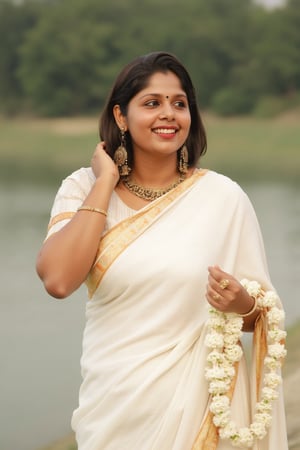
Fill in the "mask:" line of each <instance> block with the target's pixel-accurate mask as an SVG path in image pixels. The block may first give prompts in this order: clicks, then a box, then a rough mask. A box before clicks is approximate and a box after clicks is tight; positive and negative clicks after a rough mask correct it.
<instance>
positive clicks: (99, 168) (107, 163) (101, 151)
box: [91, 142, 120, 188]
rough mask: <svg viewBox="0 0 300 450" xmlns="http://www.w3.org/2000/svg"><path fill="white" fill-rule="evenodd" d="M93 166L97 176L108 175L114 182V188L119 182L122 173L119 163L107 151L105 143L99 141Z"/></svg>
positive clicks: (92, 162) (93, 158) (93, 157)
mask: <svg viewBox="0 0 300 450" xmlns="http://www.w3.org/2000/svg"><path fill="white" fill-rule="evenodd" d="M91 166H92V169H93V172H94V175H95V177H96V178H100V177H101V179H103V178H105V177H107V178H108V179H109V180H110V181H111V182H112V184H113V188H114V187H115V186H116V185H117V184H118V181H119V178H120V175H119V170H118V167H117V165H116V164H115V163H114V161H113V160H112V159H111V157H110V156H109V155H108V154H107V153H106V151H105V143H104V142H99V144H98V145H97V147H96V149H95V151H94V154H93V156H92V160H91Z"/></svg>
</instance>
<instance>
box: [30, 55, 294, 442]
mask: <svg viewBox="0 0 300 450" xmlns="http://www.w3.org/2000/svg"><path fill="white" fill-rule="evenodd" d="M100 136H101V138H102V139H103V141H104V142H103V143H102V144H99V145H98V146H97V147H96V150H95V153H94V155H93V158H92V163H91V166H92V167H91V168H82V169H79V170H78V171H76V172H74V173H73V174H72V175H70V176H69V177H68V178H67V179H66V180H64V182H63V183H62V186H61V188H60V189H59V191H58V194H57V196H56V199H55V202H54V206H53V208H52V214H51V220H50V224H49V232H48V235H47V239H46V241H45V243H44V244H43V247H42V249H41V251H40V254H39V256H38V260H37V271H38V274H39V276H40V277H41V279H42V280H43V282H44V285H45V288H46V290H47V291H48V292H49V294H50V295H52V296H54V297H57V298H65V297H67V296H68V295H70V294H71V293H72V292H73V291H75V290H76V289H77V288H78V287H79V286H80V285H81V284H82V283H83V282H86V284H87V287H88V293H89V298H90V299H89V301H88V302H87V306H86V319H87V321H86V327H85V331H84V338H83V355H82V360H81V364H82V376H83V383H82V386H81V389H80V396H79V407H78V408H77V409H76V411H75V412H74V414H73V419H72V426H73V428H74V430H75V431H76V437H77V442H78V447H79V449H80V450H100V449H101V450H117V449H118V450H119V449H120V448H122V449H128V450H129V449H130V450H134V449H139V450H148V449H149V450H150V449H151V450H171V449H172V450H188V449H194V450H195V449H203V450H204V449H218V450H229V449H231V448H233V445H234V444H235V445H236V446H237V445H238V446H240V447H241V446H243V445H244V443H245V442H246V443H248V444H247V445H248V446H251V447H252V448H253V449H260V450H267V449H268V450H271V449H272V450H274V449H275V448H276V449H277V448H278V449H280V450H285V449H287V443H286V432H285V419H284V410H283V403H282V395H281V393H279V399H278V400H277V401H276V402H273V397H272V395H273V394H274V392H275V391H274V389H273V390H272V389H271V388H270V379H272V383H273V384H274V385H277V384H278V383H277V382H276V379H277V378H276V376H277V377H278V375H276V374H274V373H273V372H274V371H275V372H276V373H277V374H278V364H279V363H278V364H277V362H276V364H275V363H274V364H275V365H274V364H273V363H272V364H273V365H272V364H271V366H272V367H273V366H274V367H275V369H274V370H273V372H272V373H270V374H269V384H268V385H267V387H266V389H267V390H265V391H262V392H264V397H263V402H262V404H261V405H260V406H259V407H258V408H257V410H256V416H255V411H254V412H253V405H252V403H253V402H254V403H255V401H256V399H255V398H254V397H255V393H253V392H250V388H249V386H248V376H247V368H246V365H245V362H244V359H243V358H242V359H241V360H240V361H238V360H239V359H240V357H235V356H234V357H232V358H231V359H230V358H229V359H228V358H227V359H226V361H225V359H224V360H223V359H222V358H223V357H224V355H228V354H229V353H230V352H229V353H228V351H229V350H230V348H231V350H232V349H235V350H234V352H235V353H238V352H237V351H236V350H237V349H239V348H240V347H239V346H238V345H239V344H238V342H237V341H238V340H239V339H238V338H239V327H240V328H241V327H242V328H243V330H246V331H252V330H254V329H255V330H257V332H256V333H255V335H256V336H258V331H259V332H261V333H262V334H261V335H260V336H259V339H261V337H262V336H264V334H263V333H264V328H265V327H264V326H261V325H262V324H263V319H265V318H266V317H267V312H268V311H269V310H270V307H268V304H267V303H263V300H262V299H264V298H265V296H264V295H265V294H264V292H265V291H266V290H270V289H271V290H272V289H273V288H272V285H271V282H270V280H269V276H268V271H267V266H266V261H265V255H264V249H263V244H262V240H261V235H260V231H259V226H258V224H257V220H256V217H255V213H254V211H253V209H252V206H251V204H250V202H249V200H248V198H247V196H246V195H245V194H244V192H243V191H242V190H241V189H240V187H239V186H238V185H237V184H236V183H234V182H232V181H231V180H230V179H228V178H227V177H224V176H222V175H220V174H217V173H215V172H213V171H209V170H204V169H197V168H196V167H197V163H198V159H199V157H200V156H201V155H203V154H204V153H205V150H206V136H205V131H204V127H203V124H202V121H201V118H200V116H199V113H198V107H197V102H196V97H195V92H194V88H193V85H192V82H191V80H190V77H189V75H188V73H187V71H186V69H185V68H184V67H183V66H182V64H181V63H180V62H179V61H178V60H177V59H176V58H175V57H174V56H173V55H170V54H168V53H163V52H157V53H151V54H149V55H146V56H142V57H139V58H137V59H136V60H134V61H133V62H132V63H130V64H129V65H128V66H126V67H125V68H124V69H123V71H122V72H121V73H120V75H119V76H118V78H117V80H116V82H115V85H114V87H113V89H112V92H111V94H110V96H109V98H108V101H107V104H106V106H105V108H104V112H103V115H102V118H101V122H100ZM246 278H247V279H248V280H250V281H252V280H255V281H256V282H257V283H259V284H256V287H257V286H258V288H257V289H256V290H255V289H254V290H253V286H252V290H251V286H250V285H251V283H248V284H247V282H242V279H246ZM273 297H274V296H273ZM273 297H272V298H273ZM259 302H260V303H259ZM276 302H277V313H278V311H280V309H279V308H278V306H279V307H280V302H279V300H278V299H277V297H276ZM259 305H260V308H259ZM210 306H211V307H213V308H212V309H211V312H210V313H209V307H210ZM218 311H219V313H218ZM223 313H224V314H223ZM209 314H210V315H209ZM213 314H215V315H216V316H215V318H213ZM277 315H278V314H277ZM209 317H211V319H210V321H209V320H208V318H209ZM273 317H274V314H273ZM276 320H277V319H276ZM276 320H275V322H276ZM280 320H281V318H280ZM234 321H240V322H234ZM278 321H279V319H278V320H277V322H276V323H278ZM269 322H270V320H269ZM216 323H217V327H216V326H215V324H216ZM237 323H239V324H240V325H237ZM270 323H271V322H270ZM226 324H227V325H226ZM228 324H229V325H230V327H231V328H230V327H229V328H228V326H229V325H228ZM234 324H235V325H234ZM220 325H221V328H220ZM226 326H227V328H226ZM214 327H215V328H214ZM275 328H276V327H275ZM277 328H278V330H277V331H276V333H277V334H276V333H275V332H274V333H273V334H274V336H275V334H276V336H277V341H276V342H275V344H276V345H277V347H279V346H280V345H281V344H280V343H279V337H278V336H279V334H278V333H280V330H279V327H277ZM220 329H221V330H222V333H223V334H222V333H220ZM216 330H217V331H218V335H217V336H216ZM226 330H227V331H226ZM228 330H229V332H228ZM236 330H237V331H236ZM226 332H227V335H226ZM213 333H215V334H213ZM232 333H235V334H232ZM281 333H282V332H281ZM207 336H208V337H209V336H211V337H213V338H214V339H211V341H212V344H209V343H207V340H209V339H208V338H207ZM226 336H227V338H226ZM232 336H236V337H237V339H236V342H235V341H234V339H233V337H232ZM216 337H219V338H221V339H223V337H224V341H222V342H223V343H222V345H221V346H220V345H219V347H218V345H216V342H217V341H218V339H216ZM282 337H284V334H281V335H280V340H282ZM226 339H227V340H226ZM232 339H233V340H232ZM231 340H232V342H231ZM226 342H227V344H226ZM263 342H264V341H260V342H259V346H258V350H261V348H262V347H263V346H262V343H263ZM234 345H235V347H234ZM230 346H231V347H230ZM209 348H211V352H210V351H209ZM280 348H281V347H280ZM234 352H233V353H234ZM231 353H232V351H231ZM281 353H282V355H283V354H284V351H282V352H281ZM256 354H257V355H258V358H256V361H257V362H256V366H257V368H258V369H259V370H260V369H261V368H262V367H261V366H260V364H259V360H263V358H264V354H263V353H262V351H259V352H256ZM215 355H217V359H215ZM282 355H281V356H282ZM277 356H278V355H277ZM269 357H270V358H271V356H270V355H269ZM220 358H221V359H222V360H221V359H220ZM276 358H277V359H276ZM276 358H275V360H276V361H277V360H278V359H279V358H278V357H276ZM273 359H274V358H273ZM216 361H217V362H216ZM220 361H221V362H220ZM272 361H273V360H272ZM225 363H226V364H227V366H226V367H225V365H224V364H225ZM222 364H223V365H222ZM210 369H212V370H210ZM216 369H218V371H217V372H216ZM225 369H226V370H225ZM220 370H221V371H223V372H222V373H223V375H220V373H221V372H220ZM224 370H225V372H226V377H227V378H226V379H225V378H224V377H225V375H224V373H225V372H224ZM259 370H257V371H256V373H258V374H260V376H256V382H257V391H260V390H261V381H262V379H263V378H262V376H263V375H262V372H259ZM270 370H271V369H270ZM216 373H217V374H219V375H216ZM212 374H213V375H212ZM222 377H223V378H222ZM220 380H221V384H222V386H223V388H222V389H223V390H222V389H221V388H220ZM274 380H275V381H274ZM224 386H225V387H224ZM251 389H252V390H253V389H254V388H251ZM268 389H269V390H268ZM270 389H271V391H270ZM270 392H271V394H270ZM272 392H273V394H272ZM267 394H268V395H269V397H270V398H267V399H266V395H267ZM271 397H272V398H271ZM274 397H275V394H274ZM229 398H230V400H231V405H230V407H229V406H228V405H227V406H228V407H227V406H226V407H227V410H226V411H225V410H223V409H222V408H221V410H220V408H219V409H218V404H219V403H220V401H222V402H223V403H222V404H223V405H225V403H226V402H227V400H228V399H229ZM253 399H254V400H253ZM224 400H225V403H224ZM273 403H275V406H274V407H273V412H272V415H273V419H272V424H271V425H270V426H269V422H270V420H269V418H270V414H268V412H269V409H270V407H271V404H272V406H273ZM265 405H267V409H266V407H265ZM228 408H229V409H228ZM229 410H230V411H231V412H230V414H231V415H232V419H233V421H235V422H236V426H237V427H238V428H237V429H238V430H239V427H248V426H249V423H250V422H251V421H252V422H253V417H254V418H255V420H254V422H253V424H252V428H251V429H247V430H246V431H245V428H243V429H242V430H241V431H238V432H237V431H232V429H233V428H232V427H233V422H232V421H230V422H228V421H227V422H226V421H225V419H226V417H229ZM220 411H221V412H220ZM260 412H262V413H260ZM258 413H259V414H258ZM257 414H258V415H257ZM230 417H231V416H230ZM224 421H225V422H226V423H225V422H224ZM223 422H224V423H223ZM262 422H263V423H262ZM224 424H225V425H226V426H225V425H224ZM228 430H229V431H228ZM230 430H231V431H230ZM234 430H235V429H234ZM247 433H248V434H247ZM237 436H238V437H237ZM249 436H250V437H249ZM249 442H250V444H249Z"/></svg>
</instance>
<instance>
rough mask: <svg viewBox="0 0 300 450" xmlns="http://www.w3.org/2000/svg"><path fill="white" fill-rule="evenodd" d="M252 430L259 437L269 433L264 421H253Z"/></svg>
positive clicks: (261, 437)
mask: <svg viewBox="0 0 300 450" xmlns="http://www.w3.org/2000/svg"><path fill="white" fill-rule="evenodd" d="M250 430H251V431H252V433H253V434H255V436H256V437H257V438H258V439H263V438H264V437H265V435H266V434H267V429H266V426H265V424H264V423H262V422H253V423H252V424H251V425H250Z"/></svg>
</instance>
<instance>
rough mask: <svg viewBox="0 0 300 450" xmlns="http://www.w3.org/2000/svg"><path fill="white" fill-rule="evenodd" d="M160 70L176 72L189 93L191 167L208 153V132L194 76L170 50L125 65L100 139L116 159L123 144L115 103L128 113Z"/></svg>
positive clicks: (110, 98) (109, 102) (103, 118)
mask: <svg viewBox="0 0 300 450" xmlns="http://www.w3.org/2000/svg"><path fill="white" fill-rule="evenodd" d="M157 72H161V73H167V72H173V73H174V74H175V75H176V76H177V77H178V79H179V80H180V82H181V86H182V89H183V90H184V92H185V93H186V95H187V100H188V105H189V110H190V115H191V126H190V131H189V135H188V138H187V140H186V143H185V144H186V146H187V150H188V155H189V157H188V164H189V166H190V167H194V166H196V164H197V162H198V160H199V158H200V156H201V155H203V154H204V153H205V152H206V148H207V142H206V133H205V129H204V126H203V123H202V120H201V117H200V113H199V109H198V105H197V100H196V94H195V89H194V86H193V83H192V81H191V78H190V76H189V74H188V72H187V70H186V69H185V67H184V66H183V65H182V64H181V62H180V61H179V60H178V59H177V58H176V57H175V56H174V55H172V54H170V53H166V52H153V53H149V54H147V55H143V56H139V57H138V58H136V59H134V60H133V61H132V62H131V63H129V64H127V65H126V66H125V67H124V69H123V70H122V71H121V73H120V74H119V76H118V77H117V79H116V81H115V84H114V85H113V88H112V90H111V93H110V95H109V96H108V99H107V102H106V105H105V107H104V110H103V113H102V116H101V119H100V125H99V132H100V139H101V140H104V141H105V145H106V151H107V153H108V154H109V155H110V156H111V157H112V158H113V156H114V153H115V151H116V149H117V148H118V147H119V145H120V130H119V127H118V126H117V124H116V122H115V118H114V115H113V108H114V106H115V105H119V106H120V110H121V112H122V114H123V115H124V116H126V114H127V108H128V104H129V102H130V100H131V99H132V98H133V97H134V96H135V95H136V94H138V92H140V91H141V90H142V89H144V88H145V87H147V83H148V80H149V78H150V77H151V76H152V75H153V74H155V73H157ZM125 138H126V149H127V153H128V163H129V165H130V166H131V167H132V165H133V163H134V161H133V148H132V141H131V136H130V133H129V132H128V131H127V132H126V134H125ZM179 154H180V148H179V149H178V152H177V157H178V158H179Z"/></svg>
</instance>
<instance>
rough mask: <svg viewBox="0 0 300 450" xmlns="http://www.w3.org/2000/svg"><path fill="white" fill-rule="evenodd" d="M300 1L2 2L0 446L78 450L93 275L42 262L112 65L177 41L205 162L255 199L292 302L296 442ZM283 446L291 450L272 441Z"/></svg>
mask: <svg viewBox="0 0 300 450" xmlns="http://www.w3.org/2000/svg"><path fill="white" fill-rule="evenodd" d="M299 30H300V0H289V1H286V2H284V1H280V0H277V1H275V0H273V1H271V0H269V1H267V0H264V1H263V0H260V1H258V0H257V1H254V0H185V1H184V2H182V1H180V0H164V2H161V1H158V0H112V1H110V2H107V1H104V0H72V1H67V0H40V1H38V0H35V1H34V0H30V1H29V0H28V1H25V0H24V1H20V0H19V1H8V0H0V211H1V213H0V231H1V234H0V239H1V245H0V261H1V272H0V273H1V279H2V282H1V298H0V306H1V314H0V333H1V336H0V350H1V353H0V357H1V370H0V398H1V411H0V450H41V449H48V450H54V449H55V450H75V449H76V445H75V443H74V437H73V435H72V434H71V429H70V418H71V414H72V411H73V409H74V408H75V407H76V406H77V398H78V389H79V385H80V370H79V360H80V354H81V338H82V331H83V326H84V320H85V312H84V310H85V288H84V287H82V288H81V289H80V290H79V291H78V292H77V293H76V294H74V295H73V296H71V298H69V299H67V300H64V301H58V300H54V299H51V298H50V297H49V296H48V295H47V294H46V293H45V292H44V290H43V287H42V285H41V282H40V281H39V279H38V278H37V275H36V274H35V259H36V254H37V252H38V250H39V247H40V245H41V243H42V241H43V239H44V237H45V233H46V228H47V223H48V219H49V213H50V209H51V205H52V203H53V200H54V196H55V193H56V191H57V189H58V187H59V185H60V183H61V180H62V179H63V178H64V177H66V176H67V175H68V174H69V173H71V172H72V171H73V170H75V169H77V168H79V167H81V166H88V165H89V164H90V158H91V155H92V153H93V150H94V147H95V145H96V143H97V142H98V140H99V136H98V129H97V128H98V119H99V116H100V114H101V108H102V106H103V102H104V101H105V98H106V96H107V93H108V91H109V89H110V86H111V85H112V83H113V81H114V79H115V77H116V75H117V73H118V72H119V70H120V69H121V68H122V67H123V65H124V64H126V63H127V62H129V61H130V60H131V59H133V58H134V57H136V56H138V55H140V54H144V53H147V52H150V51H154V50H166V51H170V52H172V53H175V54H176V55H177V56H178V57H179V59H180V60H181V61H182V62H183V63H184V64H185V65H186V67H187V68H188V70H189V72H190V74H191V76H192V78H193V81H194V84H195V87H196V89H197V93H198V97H199V104H200V107H201V112H202V115H203V119H204V123H205V126H206V129H207V134H208V152H207V155H206V156H205V157H204V158H203V160H202V161H201V166H202V167H209V168H211V169H213V170H217V171H220V172H222V173H224V174H226V175H228V176H230V177H231V178H233V179H235V180H236V181H238V183H239V184H240V185H241V186H242V187H243V189H244V190H245V191H246V192H247V193H248V195H249V197H250V199H251V201H252V203H253V204H254V207H255V209H256V212H257V216H258V219H259V222H260V224H261V229H262V233H263V236H264V240H265V246H266V252H267V257H268V261H269V268H270V273H271V277H272V280H273V284H274V285H275V286H276V288H277V290H278V292H279V294H280V296H281V298H282V301H283V303H284V306H285V310H286V323H287V327H288V331H289V335H288V342H287V345H288V357H287V360H286V363H285V367H284V375H285V382H284V389H285V391H286V400H285V401H286V411H287V422H288V434H289V436H288V437H289V445H290V450H296V449H300V434H299V423H297V422H298V417H299V416H298V415H299V389H298V386H299V382H300V368H299V357H300V347H299V338H300V332H299V330H300V302H299V293H300V291H299V279H300V276H299V275H300V200H299V199H300V32H299ZM274 450H280V449H274Z"/></svg>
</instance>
